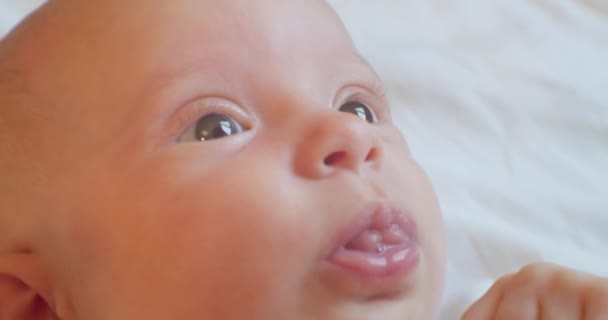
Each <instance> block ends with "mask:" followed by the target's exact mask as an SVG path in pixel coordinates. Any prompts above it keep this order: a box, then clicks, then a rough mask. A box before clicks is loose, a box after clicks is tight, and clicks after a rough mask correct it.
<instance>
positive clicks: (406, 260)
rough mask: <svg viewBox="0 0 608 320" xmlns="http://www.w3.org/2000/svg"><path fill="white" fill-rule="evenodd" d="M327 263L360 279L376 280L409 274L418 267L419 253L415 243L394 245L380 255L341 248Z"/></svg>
mask: <svg viewBox="0 0 608 320" xmlns="http://www.w3.org/2000/svg"><path fill="white" fill-rule="evenodd" d="M328 261H330V263H331V264H333V265H335V266H337V267H339V268H341V269H343V270H345V271H350V272H351V273H353V274H355V275H358V276H359V277H360V278H363V279H369V280H377V279H383V278H393V277H401V276H406V275H407V274H410V273H411V272H412V271H413V270H414V269H415V268H416V266H417V265H418V262H419V252H418V247H417V245H416V244H415V243H407V244H402V245H396V246H393V247H391V248H388V249H387V250H385V251H384V252H382V253H367V252H361V251H355V250H348V249H344V248H341V249H339V250H338V251H336V252H335V253H334V254H332V256H331V257H330V258H329V259H328Z"/></svg>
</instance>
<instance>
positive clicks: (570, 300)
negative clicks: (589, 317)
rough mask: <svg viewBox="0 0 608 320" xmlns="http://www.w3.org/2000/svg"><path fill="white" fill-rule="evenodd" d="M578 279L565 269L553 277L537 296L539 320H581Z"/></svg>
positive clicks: (581, 309)
mask: <svg viewBox="0 0 608 320" xmlns="http://www.w3.org/2000/svg"><path fill="white" fill-rule="evenodd" d="M579 277H580V276H579V275H577V274H575V273H573V272H569V271H568V270H565V269H563V271H561V272H557V273H556V274H555V275H554V276H553V279H552V280H551V281H550V282H549V284H548V285H547V287H546V288H545V289H544V290H543V291H542V292H541V293H540V296H539V309H540V319H541V320H572V319H581V320H582V319H583V318H582V316H581V315H582V311H583V308H582V305H581V302H582V299H581V296H580V289H579V287H580V282H579Z"/></svg>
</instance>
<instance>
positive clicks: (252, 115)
mask: <svg viewBox="0 0 608 320" xmlns="http://www.w3.org/2000/svg"><path fill="white" fill-rule="evenodd" d="M0 175H1V176H2V180H1V181H0V320H49V319H62V320H134V319H146V320H165V319H171V320H192V319H226V320H236V319H239V320H240V319H250V320H268V319H291V320H304V319H311V320H312V319H322V320H363V319H367V320H370V319H384V320H407V319H410V320H414V319H418V320H428V319H433V318H434V316H435V313H436V310H437V308H438V306H439V302H440V300H441V294H442V286H443V278H444V267H445V249H444V236H443V229H442V221H441V213H440V210H439V205H438V203H437V200H436V198H435V195H434V192H433V190H432V187H431V184H430V182H429V180H428V178H427V177H426V175H425V174H424V173H423V171H422V170H421V169H420V167H419V166H418V165H417V164H416V162H415V161H414V160H413V159H412V156H411V155H410V152H409V151H408V148H407V145H406V143H405V141H404V139H403V137H402V135H401V133H400V131H399V130H398V129H397V128H396V127H395V126H394V124H393V123H392V121H391V116H390V111H389V107H388V103H387V100H386V97H385V95H384V94H383V89H382V86H381V84H380V80H379V79H378V77H377V75H376V74H375V73H374V71H373V70H372V69H371V68H370V66H369V65H368V64H366V63H365V61H364V60H363V59H362V58H361V57H360V56H359V55H358V53H357V51H356V50H355V48H354V46H353V44H352V42H351V40H350V38H349V36H348V34H347V32H346V31H345V29H344V27H343V25H342V24H341V22H340V21H339V20H338V18H337V17H336V15H335V13H334V12H333V11H332V10H331V8H330V7H329V6H328V5H327V4H326V3H325V2H324V1H322V0H308V1H304V0H256V1H252V0H223V1H211V0H207V1H206V0H199V1H193V0H173V1H162V0H129V1H125V0H106V1H90V0H72V1H68V0H54V1H49V3H47V4H46V5H44V6H43V7H42V8H41V9H40V10H38V11H37V12H36V13H34V14H33V15H32V16H30V17H29V18H28V19H26V20H25V21H24V22H23V23H22V24H21V25H20V26H19V27H17V28H16V29H15V30H14V31H13V32H12V33H11V34H10V35H9V36H8V37H7V38H6V39H4V40H3V42H2V44H1V45H0ZM607 287H608V285H606V280H604V279H599V278H596V277H593V276H590V275H584V274H580V273H577V272H575V271H570V270H565V269H562V268H559V267H557V266H551V265H544V264H539V265H533V266H529V267H526V268H524V269H522V271H520V272H519V273H517V274H514V275H510V276H507V277H505V278H503V279H501V280H499V281H498V282H497V283H496V285H495V286H494V287H493V288H492V289H490V291H489V292H488V293H487V294H486V295H485V296H484V297H482V298H481V299H480V300H479V301H478V302H477V303H476V304H475V305H473V306H472V307H471V309H469V311H468V312H467V313H466V314H465V315H464V316H463V318H464V319H467V320H471V319H477V320H490V319H503V320H509V319H513V320H515V319H517V320H527V319H556V320H559V319H568V320H571V319H587V320H600V319H606V316H607V315H608V303H607V302H608V289H606V288H607Z"/></svg>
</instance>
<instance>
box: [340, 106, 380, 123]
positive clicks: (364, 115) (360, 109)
mask: <svg viewBox="0 0 608 320" xmlns="http://www.w3.org/2000/svg"><path fill="white" fill-rule="evenodd" d="M340 111H342V112H348V113H352V114H354V115H355V116H358V117H359V118H361V119H363V120H365V121H367V122H369V123H376V122H378V118H377V117H376V114H375V113H374V111H372V109H371V108H370V107H368V106H367V105H366V104H365V103H363V102H360V101H356V100H352V101H348V102H347V103H345V104H343V105H342V106H341V107H340Z"/></svg>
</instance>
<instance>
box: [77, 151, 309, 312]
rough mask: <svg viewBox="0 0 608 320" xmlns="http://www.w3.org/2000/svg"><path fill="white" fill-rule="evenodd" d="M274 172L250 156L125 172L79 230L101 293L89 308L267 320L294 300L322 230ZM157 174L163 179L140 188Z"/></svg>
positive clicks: (93, 292)
mask: <svg viewBox="0 0 608 320" xmlns="http://www.w3.org/2000/svg"><path fill="white" fill-rule="evenodd" d="M234 161H238V160H234ZM251 168H256V170H251ZM277 171H278V170H277V168H276V166H272V165H271V164H269V163H268V162H267V161H264V162H263V163H262V162H261V163H255V162H252V161H251V159H250V161H248V162H247V164H245V163H238V162H233V160H231V161H227V162H225V163H223V164H221V165H220V166H216V167H214V168H213V170H212V171H207V170H206V168H202V169H201V171H198V169H197V168H195V167H192V166H191V165H190V166H185V165H184V166H182V165H180V163H179V162H177V163H175V162H168V163H167V164H161V165H157V166H154V167H153V168H152V167H151V168H148V169H146V170H145V171H143V172H138V173H136V174H132V175H125V177H129V178H128V179H125V180H122V181H121V183H118V184H116V185H117V186H120V187H117V188H116V189H115V190H114V191H115V192H112V194H111V195H109V198H108V199H99V201H100V203H105V205H103V206H100V207H97V208H95V209H92V211H93V212H94V217H95V218H94V219H91V220H90V221H88V222H87V223H86V225H80V226H79V228H78V230H79V231H77V232H78V233H81V236H79V238H81V241H82V242H81V243H80V244H79V245H78V247H80V248H81V249H80V252H81V253H82V252H85V251H86V252H87V258H86V259H84V260H83V261H82V262H83V264H84V265H87V266H88V267H85V268H83V269H87V271H86V272H87V274H88V275H89V276H90V277H91V279H92V280H91V282H90V283H89V287H91V288H94V289H91V291H90V292H89V295H88V296H89V298H90V299H89V300H90V301H83V302H82V304H83V305H88V306H89V308H91V309H93V308H99V301H108V305H105V306H104V311H102V313H105V314H106V315H107V317H109V318H113V319H120V320H122V319H127V318H128V317H127V315H128V316H129V317H132V319H135V318H147V319H169V318H170V319H192V318H197V317H201V316H203V315H204V316H206V317H209V316H213V317H215V318H238V317H241V318H251V319H264V318H272V317H273V316H275V314H269V312H275V313H276V312H280V311H279V309H281V306H282V307H283V308H286V307H287V306H288V305H290V304H293V303H295V302H294V301H290V300H289V299H294V298H295V297H294V295H293V292H294V291H296V290H297V289H298V288H297V287H298V286H301V285H302V283H301V282H303V281H304V277H305V275H306V274H307V273H308V272H309V270H307V268H309V267H311V266H309V265H307V263H310V261H312V260H314V259H312V258H313V256H314V254H315V251H314V248H315V247H316V246H317V245H316V244H315V243H314V240H313V241H304V239H310V238H311V235H312V238H313V239H314V238H315V237H314V235H315V232H318V231H316V229H315V228H314V227H313V226H314V225H315V224H314V223H311V221H310V217H308V218H307V217H304V216H302V215H301V214H298V213H301V212H302V211H303V210H306V209H305V208H304V207H305V206H306V201H304V200H306V199H304V198H303V197H302V196H301V195H299V196H298V195H297V191H296V190H289V189H286V188H278V186H281V185H287V184H288V181H284V180H282V179H283V178H282V177H281V175H280V174H277ZM151 175H152V176H156V177H166V178H164V179H161V180H163V181H157V182H154V183H152V182H150V183H142V182H141V181H142V179H145V177H147V176H151ZM285 179H288V178H287V177H285ZM84 234H86V235H84ZM317 238H318V237H317ZM289 292H291V293H292V294H289ZM227 303H230V304H234V305H236V306H239V307H238V308H232V307H230V306H227V305H226V304H227ZM95 304H97V307H96V306H95ZM254 315H255V317H254ZM102 318H103V317H100V318H99V319H102Z"/></svg>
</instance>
